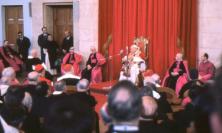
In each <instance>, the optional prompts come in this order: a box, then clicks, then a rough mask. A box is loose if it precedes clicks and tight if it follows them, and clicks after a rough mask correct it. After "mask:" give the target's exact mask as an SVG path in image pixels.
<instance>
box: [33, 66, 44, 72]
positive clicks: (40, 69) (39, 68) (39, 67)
mask: <svg viewBox="0 0 222 133" xmlns="http://www.w3.org/2000/svg"><path fill="white" fill-rule="evenodd" d="M43 69H44V67H43V66H42V65H41V64H38V65H36V66H35V68H34V70H35V71H36V72H41V71H42V70H43Z"/></svg>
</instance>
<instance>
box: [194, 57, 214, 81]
mask: <svg viewBox="0 0 222 133" xmlns="http://www.w3.org/2000/svg"><path fill="white" fill-rule="evenodd" d="M215 71H216V68H215V66H214V64H213V63H211V62H210V61H207V62H201V63H200V64H199V67H198V73H199V75H200V76H201V77H202V78H201V79H200V80H201V81H202V82H207V81H208V80H210V79H212V78H213V77H214V74H215Z"/></svg>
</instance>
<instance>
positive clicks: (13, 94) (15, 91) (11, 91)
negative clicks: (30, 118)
mask: <svg viewBox="0 0 222 133" xmlns="http://www.w3.org/2000/svg"><path fill="white" fill-rule="evenodd" d="M24 96H25V94H24V91H23V90H22V87H21V86H10V87H9V88H8V91H7V93H6V95H5V97H4V101H5V104H6V105H7V106H18V105H21V103H22V100H23V98H24Z"/></svg>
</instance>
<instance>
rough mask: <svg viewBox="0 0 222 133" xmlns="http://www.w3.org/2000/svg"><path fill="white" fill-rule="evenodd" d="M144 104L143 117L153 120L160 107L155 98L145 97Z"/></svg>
mask: <svg viewBox="0 0 222 133" xmlns="http://www.w3.org/2000/svg"><path fill="white" fill-rule="evenodd" d="M142 103H143V111H142V117H144V118H146V117H151V118H153V117H154V116H155V113H156V111H157V107H158V105H157V102H156V101H155V100H154V98H152V97H150V96H144V97H143V98H142Z"/></svg>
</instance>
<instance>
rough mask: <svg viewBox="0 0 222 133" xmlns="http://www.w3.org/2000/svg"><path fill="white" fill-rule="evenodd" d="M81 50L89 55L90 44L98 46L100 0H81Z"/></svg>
mask: <svg viewBox="0 0 222 133" xmlns="http://www.w3.org/2000/svg"><path fill="white" fill-rule="evenodd" d="M79 11H80V18H79V51H80V52H82V53H83V54H84V55H85V57H88V55H89V50H90V46H96V47H98V16H99V0H80V6H79Z"/></svg>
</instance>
